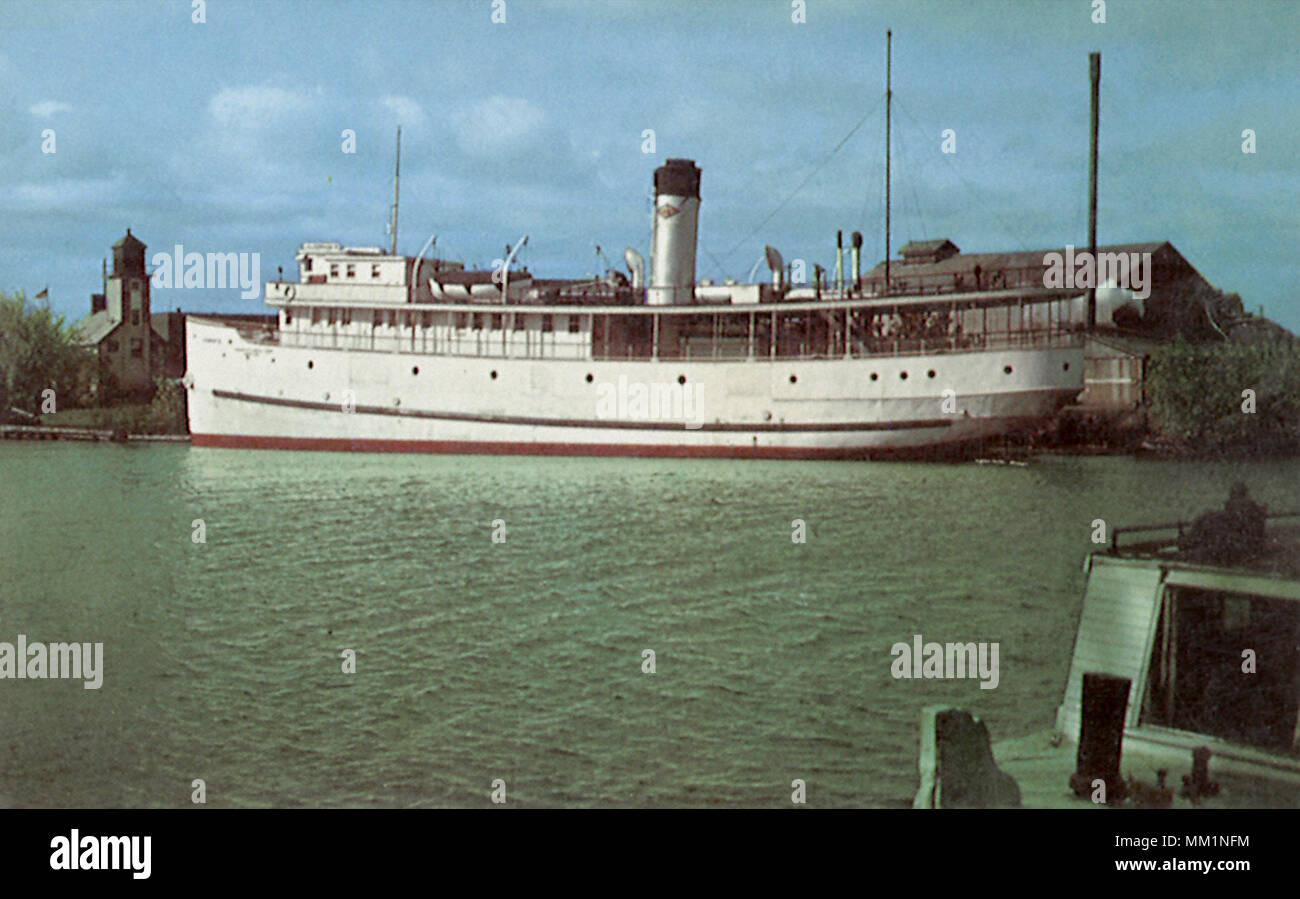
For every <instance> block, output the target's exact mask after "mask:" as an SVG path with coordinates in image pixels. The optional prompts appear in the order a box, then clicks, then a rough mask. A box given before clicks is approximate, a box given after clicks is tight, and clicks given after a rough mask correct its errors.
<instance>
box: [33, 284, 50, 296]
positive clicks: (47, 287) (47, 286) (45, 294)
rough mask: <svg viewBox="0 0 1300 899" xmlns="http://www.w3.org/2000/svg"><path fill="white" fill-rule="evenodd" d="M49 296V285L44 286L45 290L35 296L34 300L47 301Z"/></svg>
mask: <svg viewBox="0 0 1300 899" xmlns="http://www.w3.org/2000/svg"><path fill="white" fill-rule="evenodd" d="M49 295H50V285H48V284H46V285H45V289H44V290H42V291H41V292H40V293H38V294H37V295H36V299H38V300H44V299H47V298H48V297H49Z"/></svg>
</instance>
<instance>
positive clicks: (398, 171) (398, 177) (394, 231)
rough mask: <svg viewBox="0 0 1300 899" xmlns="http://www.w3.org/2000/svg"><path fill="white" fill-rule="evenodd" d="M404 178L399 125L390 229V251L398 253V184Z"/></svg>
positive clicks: (393, 253)
mask: <svg viewBox="0 0 1300 899" xmlns="http://www.w3.org/2000/svg"><path fill="white" fill-rule="evenodd" d="M401 178H402V126H401V125H398V126H397V164H396V166H395V167H394V169H393V221H392V224H391V225H390V226H389V230H390V231H391V232H392V234H393V242H392V246H391V249H390V250H389V253H390V254H391V255H393V256H396V255H397V186H398V183H399V182H400V181H401Z"/></svg>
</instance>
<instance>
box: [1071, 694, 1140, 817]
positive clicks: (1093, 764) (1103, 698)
mask: <svg viewBox="0 0 1300 899" xmlns="http://www.w3.org/2000/svg"><path fill="white" fill-rule="evenodd" d="M1131 686H1132V681H1130V680H1129V679H1128V678H1127V677H1119V676H1118V675H1114V674H1099V673H1097V672H1094V671H1090V672H1084V675H1083V697H1082V702H1081V704H1080V705H1081V709H1080V716H1079V717H1080V720H1079V752H1078V755H1077V757H1076V765H1075V771H1074V773H1073V774H1071V775H1070V789H1072V790H1074V792H1075V793H1077V794H1078V795H1080V796H1091V795H1092V792H1093V786H1092V782H1093V781H1094V780H1097V779H1101V780H1103V781H1105V783H1106V803H1107V805H1109V804H1110V803H1112V802H1119V801H1120V800H1122V799H1123V798H1124V797H1125V796H1126V795H1128V786H1127V785H1126V784H1125V783H1124V781H1123V779H1122V778H1121V777H1120V773H1119V757H1120V749H1121V747H1122V743H1123V739H1124V712H1125V710H1126V709H1127V708H1128V692H1129V688H1130V687H1131Z"/></svg>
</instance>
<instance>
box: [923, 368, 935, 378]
mask: <svg viewBox="0 0 1300 899" xmlns="http://www.w3.org/2000/svg"><path fill="white" fill-rule="evenodd" d="M925 376H926V377H927V378H933V377H934V369H933V368H932V369H930V370H929V371H927V372H926V373H925Z"/></svg>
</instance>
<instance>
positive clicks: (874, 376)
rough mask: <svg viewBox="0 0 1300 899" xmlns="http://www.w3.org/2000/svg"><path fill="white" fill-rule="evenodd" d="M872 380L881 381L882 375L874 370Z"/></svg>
mask: <svg viewBox="0 0 1300 899" xmlns="http://www.w3.org/2000/svg"><path fill="white" fill-rule="evenodd" d="M871 380H873V381H879V380H880V375H878V374H876V373H875V372H874V371H873V372H872V373H871Z"/></svg>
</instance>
